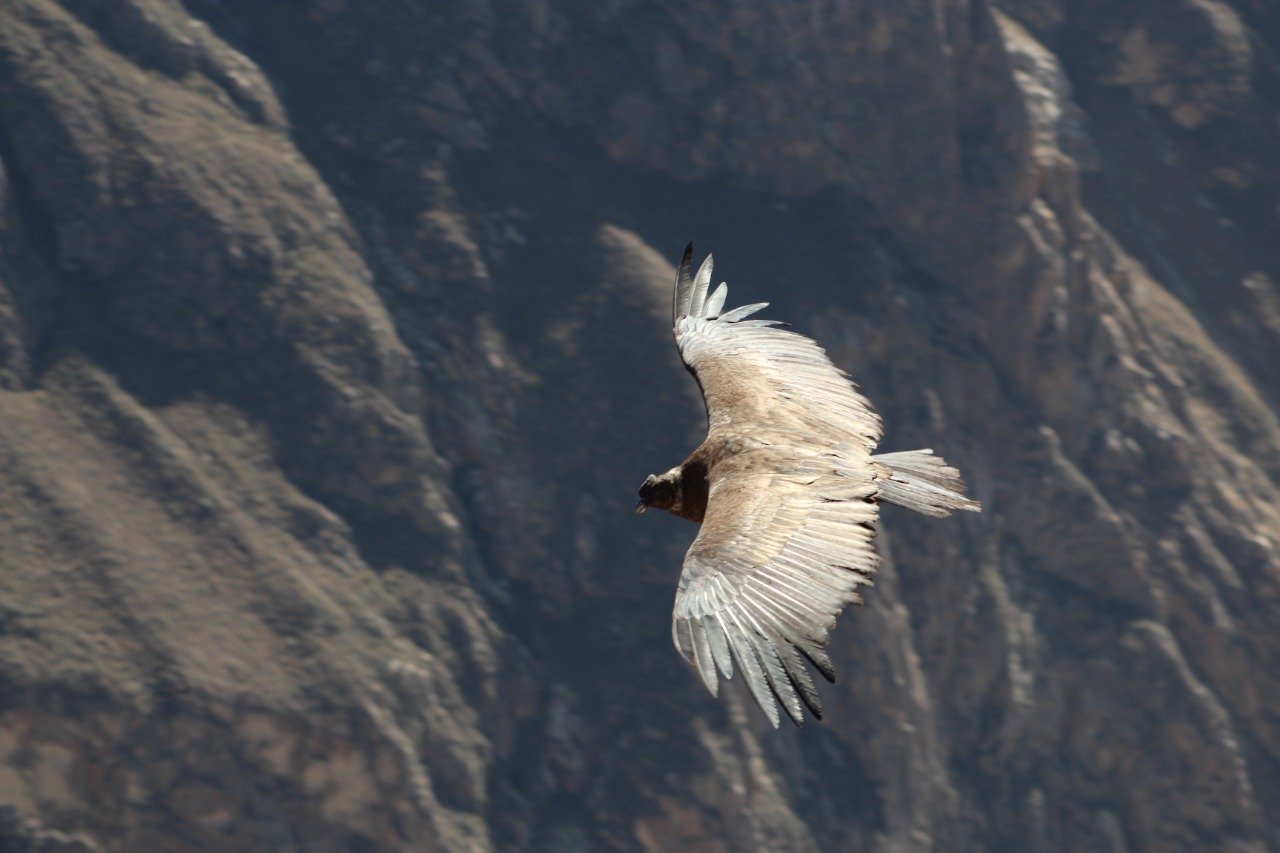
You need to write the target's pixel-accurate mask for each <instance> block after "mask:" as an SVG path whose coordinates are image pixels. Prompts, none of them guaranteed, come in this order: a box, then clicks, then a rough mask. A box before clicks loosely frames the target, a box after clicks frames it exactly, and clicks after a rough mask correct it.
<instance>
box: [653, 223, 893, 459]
mask: <svg viewBox="0 0 1280 853" xmlns="http://www.w3.org/2000/svg"><path fill="white" fill-rule="evenodd" d="M692 261H693V244H690V245H689V247H688V248H686V249H685V253H684V257H683V258H682V260H681V262H680V268H679V271H678V272H677V273H676V286H675V293H674V297H673V299H672V311H671V314H672V329H673V331H674V333H675V338H676V346H677V347H678V348H679V349H680V357H681V358H682V359H684V363H685V367H687V368H688V369H689V372H690V373H692V374H693V376H694V378H695V379H697V381H698V386H699V387H700V388H701V389H702V398H703V400H704V401H705V403H706V406H707V425H708V429H709V430H710V431H713V432H714V431H715V430H716V429H721V428H728V427H734V428H743V427H763V426H775V427H784V428H794V429H800V430H804V431H807V432H810V433H812V434H813V435H815V436H824V437H827V438H828V439H831V440H833V441H839V442H852V443H854V444H856V445H858V446H860V447H862V448H863V449H864V451H865V452H866V453H868V454H869V453H870V452H871V449H872V448H874V447H875V445H876V443H877V442H878V441H879V440H880V436H881V434H882V430H881V425H880V417H879V416H878V415H876V414H875V412H873V411H872V410H871V404H870V403H868V402H867V400H866V398H865V397H863V396H862V395H861V394H859V393H858V391H857V390H856V389H855V387H854V385H853V383H852V382H851V381H850V379H849V377H848V375H847V374H845V373H844V371H842V370H840V369H839V368H837V367H836V366H835V365H834V364H832V363H831V361H830V359H828V358H827V356H826V353H824V352H823V350H822V348H821V347H820V346H818V344H817V343H816V342H815V341H813V340H811V339H809V338H806V337H805V336H803V335H799V334H796V333H795V332H791V331H788V330H786V329H782V328H778V327H777V325H776V323H775V322H774V321H772V320H748V319H746V318H747V317H748V316H750V315H752V314H754V313H755V312H757V311H759V310H760V309H761V308H764V307H766V306H767V305H768V303H767V302H762V303H758V304H755V305H744V306H742V307H741V308H735V309H733V310H732V311H727V312H723V313H722V309H723V307H724V301H725V297H726V296H727V295H728V285H727V284H725V283H723V282H721V284H720V286H719V287H718V288H716V290H715V291H714V292H712V293H710V294H708V290H709V287H710V284H711V271H712V264H713V261H712V257H711V256H710V255H708V256H707V259H706V260H705V261H703V262H702V266H700V267H699V268H698V271H697V273H696V274H695V273H693V272H692Z"/></svg>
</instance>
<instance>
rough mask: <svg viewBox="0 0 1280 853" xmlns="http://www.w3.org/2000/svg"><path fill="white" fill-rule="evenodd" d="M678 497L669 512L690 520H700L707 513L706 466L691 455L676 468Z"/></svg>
mask: <svg viewBox="0 0 1280 853" xmlns="http://www.w3.org/2000/svg"><path fill="white" fill-rule="evenodd" d="M678 477H679V479H678V480H677V485H678V489H677V492H676V493H677V494H678V495H679V499H678V500H677V501H676V504H675V506H673V507H671V512H672V513H674V514H675V515H678V516H680V517H681V518H687V519H689V520H690V521H697V522H701V521H702V519H703V517H704V516H705V515H706V514H707V490H708V484H707V466H706V465H705V464H704V463H703V462H701V461H700V460H698V459H696V458H694V457H691V458H690V459H688V460H687V461H686V462H685V463H684V464H683V465H681V466H680V468H679V469H678Z"/></svg>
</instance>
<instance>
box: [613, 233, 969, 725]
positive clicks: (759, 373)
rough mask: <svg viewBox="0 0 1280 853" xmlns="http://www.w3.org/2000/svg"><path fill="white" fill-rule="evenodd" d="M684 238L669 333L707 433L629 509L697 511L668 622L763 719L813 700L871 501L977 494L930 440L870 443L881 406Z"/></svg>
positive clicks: (853, 585)
mask: <svg viewBox="0 0 1280 853" xmlns="http://www.w3.org/2000/svg"><path fill="white" fill-rule="evenodd" d="M692 258H693V247H692V245H690V246H689V248H687V249H686V250H685V254H684V258H683V259H682V261H681V264H680V269H679V271H678V272H677V275H676V286H675V292H674V296H673V301H672V325H673V331H674V333H675V338H676V345H677V347H678V348H679V350H680V355H681V358H683V360H684V363H685V366H686V367H687V368H688V369H689V372H690V373H692V374H693V376H694V377H695V378H696V379H697V381H698V385H699V387H700V388H701V389H702V395H703V399H704V400H705V402H706V406H707V438H706V441H704V442H703V443H702V445H701V446H699V448H698V449H697V450H695V451H694V452H693V453H692V454H691V455H690V456H689V458H688V459H686V460H685V462H684V463H683V464H681V465H679V466H676V467H675V468H673V469H671V470H670V471H668V472H667V473H666V474H663V475H661V476H660V477H659V476H654V477H650V478H649V479H647V480H646V481H645V484H644V485H643V486H642V487H641V490H640V503H639V504H638V509H639V510H641V511H643V510H644V509H645V508H646V507H649V506H655V507H659V508H662V509H667V510H669V511H671V512H674V513H675V514H677V515H680V516H682V517H685V518H689V519H691V520H694V521H700V522H702V528H701V530H700V531H699V532H698V536H697V538H696V539H695V540H694V542H693V545H692V546H690V548H689V551H688V553H687V554H686V555H685V559H684V570H683V572H682V573H681V576H680V584H679V589H678V591H677V593H676V602H675V613H674V618H673V622H672V635H673V638H674V640H675V645H676V648H677V649H679V651H680V653H681V654H682V655H683V656H684V657H685V658H686V659H687V660H689V661H690V662H691V663H693V664H694V666H695V667H696V668H697V670H698V672H699V674H700V675H701V677H702V680H703V682H704V683H705V684H706V686H707V689H709V690H710V691H711V692H712V693H713V694H715V693H717V692H718V689H719V679H718V676H717V670H718V671H719V673H720V674H721V675H723V676H724V677H725V678H730V677H732V675H733V672H734V670H735V668H736V669H737V670H738V671H740V672H742V673H743V675H744V678H745V680H746V683H747V687H748V688H749V689H750V691H751V694H752V696H753V697H755V700H756V702H757V703H758V704H759V705H760V707H761V709H763V710H764V712H765V714H766V715H767V716H768V717H769V719H770V721H771V722H772V723H773V724H774V725H775V726H777V725H778V722H779V719H780V717H779V713H778V705H777V703H778V702H781V704H782V707H783V709H784V710H785V711H786V712H787V714H788V716H790V717H791V719H792V720H794V721H795V722H796V723H797V724H800V723H803V721H804V711H803V707H806V706H807V707H808V708H809V710H810V711H811V712H812V713H813V714H814V715H815V716H817V717H819V718H820V717H821V715H822V706H821V702H820V699H819V697H818V693H817V690H816V689H815V687H814V684H813V680H812V679H811V678H810V676H809V672H808V670H807V669H806V667H805V665H804V660H805V659H807V660H808V661H809V662H811V663H812V664H813V665H814V666H815V667H816V668H817V669H818V671H819V672H821V673H822V674H823V675H824V676H825V677H826V678H827V679H828V680H834V675H835V673H834V669H833V667H832V665H831V661H830V659H829V658H828V657H827V654H826V651H825V647H826V643H827V634H828V632H829V631H830V630H831V627H832V626H833V625H834V624H835V621H836V617H837V616H838V615H839V613H840V611H841V610H842V609H843V608H844V607H845V606H846V605H848V604H850V603H857V602H859V601H861V598H860V596H859V587H861V586H864V585H867V584H869V583H870V582H871V576H872V575H873V574H874V573H875V571H876V565H877V556H876V552H875V549H874V546H873V539H874V537H875V521H876V516H877V512H878V508H879V507H878V502H879V501H880V500H891V501H894V502H895V503H899V504H902V505H904V506H907V507H909V508H911V509H915V510H917V511H920V512H924V513H926V514H929V515H948V514H950V512H951V511H952V510H955V509H971V510H976V509H978V504H977V503H976V502H974V501H971V500H969V499H968V498H966V497H964V495H963V493H962V490H963V485H962V483H961V481H960V478H959V474H958V473H957V472H956V471H955V470H954V469H952V468H950V467H948V466H947V465H946V463H944V462H943V461H942V460H941V459H939V458H937V457H936V456H933V455H932V452H931V451H928V450H917V451H909V452H907V453H895V454H884V455H880V456H874V455H872V450H873V449H874V448H875V445H876V443H877V442H878V441H879V440H880V437H881V432H882V431H881V425H880V418H879V417H878V416H877V415H876V414H875V413H874V412H873V411H872V410H871V406H870V404H869V403H868V402H867V400H866V398H864V397H863V396H862V395H861V394H859V393H858V392H857V390H856V389H855V388H854V387H853V385H852V384H851V382H850V381H849V379H848V377H847V376H846V375H845V374H844V373H843V371H841V370H839V369H838V368H836V367H835V366H834V365H833V364H832V363H831V362H830V360H829V359H828V358H827V357H826V355H825V353H824V352H823V350H822V349H821V347H819V346H818V345H817V344H816V343H815V342H814V341H812V340H810V339H809V338H806V337H804V336H803V335H799V334H796V333H794V332H791V331H788V330H786V329H783V328H779V327H778V326H777V325H776V324H775V323H774V322H772V321H768V320H752V319H747V318H748V317H749V316H751V315H752V314H754V313H756V312H757V311H759V310H760V309H762V308H764V307H765V305H766V303H762V304H757V305H747V306H744V307H741V308H737V309H734V310H732V311H727V312H723V311H722V309H723V307H724V301H725V297H726V295H727V290H728V288H727V286H726V285H725V284H723V283H721V284H720V286H719V287H718V288H717V289H716V290H715V291H714V292H711V291H710V283H711V272H712V259H711V257H710V256H708V257H707V259H706V260H705V261H704V262H703V264H702V266H701V267H699V269H698V271H697V273H696V274H695V273H693V272H692Z"/></svg>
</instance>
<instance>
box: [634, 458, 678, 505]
mask: <svg viewBox="0 0 1280 853" xmlns="http://www.w3.org/2000/svg"><path fill="white" fill-rule="evenodd" d="M649 507H655V508H657V509H665V510H668V511H670V512H675V511H676V510H678V509H679V508H680V469H679V468H672V469H671V470H670V471H668V472H667V473H665V474H662V475H658V474H650V475H649V476H648V477H645V479H644V482H643V483H641V484H640V500H638V501H636V512H637V513H642V512H644V511H645V510H646V509H648V508H649Z"/></svg>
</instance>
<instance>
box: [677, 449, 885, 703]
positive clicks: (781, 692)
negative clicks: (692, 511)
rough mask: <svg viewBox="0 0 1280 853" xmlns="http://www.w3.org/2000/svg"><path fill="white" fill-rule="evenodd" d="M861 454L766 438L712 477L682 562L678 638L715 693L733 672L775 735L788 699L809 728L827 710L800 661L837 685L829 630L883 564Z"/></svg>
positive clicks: (869, 475)
mask: <svg viewBox="0 0 1280 853" xmlns="http://www.w3.org/2000/svg"><path fill="white" fill-rule="evenodd" d="M863 455H864V454H863V451H862V450H861V448H860V447H856V446H844V447H843V448H837V449H823V448H818V447H815V446H812V445H811V444H808V443H805V442H803V441H802V440H799V439H798V437H792V438H791V439H790V440H789V437H788V436H786V435H785V434H784V435H780V436H773V435H769V436H767V438H766V439H765V441H764V442H762V443H761V444H760V445H759V446H757V447H754V448H753V449H751V450H748V451H746V452H744V453H742V454H740V455H739V456H737V457H735V458H734V460H733V462H732V468H733V470H732V471H731V472H730V473H729V474H728V475H727V476H723V477H720V478H717V479H715V480H713V482H712V483H711V489H710V495H709V499H708V502H707V513H706V517H705V518H704V519H703V522H702V528H701V530H700V531H699V532H698V538H697V539H695V540H694V542H693V545H692V546H691V547H690V548H689V551H688V553H687V554H686V555H685V559H684V570H683V572H682V573H681V575H680V586H679V590H678V592H677V593H676V603H675V613H674V620H673V623H672V633H673V636H674V640H675V644H676V648H677V649H679V651H680V653H681V654H682V655H684V657H685V658H686V659H687V660H689V661H690V662H691V663H693V664H694V665H695V666H696V667H697V669H698V672H699V673H700V674H701V676H702V679H703V681H704V682H705V683H706V685H707V689H708V690H710V691H711V692H712V693H713V694H715V693H717V692H718V688H719V683H718V679H717V676H716V669H717V668H718V669H719V670H720V673H721V674H722V675H724V677H725V678H730V677H731V676H732V675H733V669H734V666H735V664H736V666H737V668H738V670H739V671H741V672H742V673H743V676H744V678H745V680H746V683H747V687H748V688H750V690H751V694H752V696H754V697H755V700H756V702H757V703H758V704H759V705H760V707H761V709H762V710H764V712H765V714H766V715H768V717H769V720H770V721H771V722H772V723H773V725H774V726H775V727H776V726H777V725H778V721H779V716H778V706H777V704H776V702H775V698H776V699H777V700H778V701H781V703H782V707H783V708H784V709H786V712H787V714H788V715H789V716H790V717H791V718H792V719H793V720H794V721H795V722H796V724H797V725H800V724H801V723H803V722H804V712H803V709H802V707H801V703H802V702H803V704H804V705H806V706H807V707H808V708H809V710H810V711H811V712H812V713H813V715H814V716H816V717H818V718H819V719H820V718H821V717H822V705H821V702H820V700H819V698H818V693H817V691H816V690H815V688H814V685H813V681H812V680H811V679H810V677H809V673H808V671H807V670H806V669H805V667H804V665H803V663H802V661H801V656H803V657H805V658H808V660H809V661H810V662H812V663H813V664H814V666H816V667H817V668H818V670H819V671H820V672H821V673H822V674H823V675H824V676H826V678H827V679H828V680H834V679H835V672H834V670H833V668H832V666H831V661H830V659H829V658H828V657H827V654H826V651H825V646H826V642H827V632H828V631H829V630H830V629H831V627H832V626H833V625H834V624H835V621H836V616H837V615H839V613H840V611H841V610H842V609H843V608H844V607H845V606H846V605H848V604H851V603H856V602H859V601H860V600H861V599H860V597H859V595H858V587H859V586H861V585H863V584H867V583H870V581H871V575H872V574H873V573H874V572H875V569H876V565H877V557H876V552H875V549H874V547H873V544H872V539H873V538H874V536H875V528H874V522H875V518H876V511H877V504H876V503H875V501H874V500H873V498H874V496H875V494H876V490H877V484H876V479H875V477H874V475H873V470H874V468H875V466H874V465H873V464H870V463H866V462H865V461H864V459H863Z"/></svg>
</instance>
